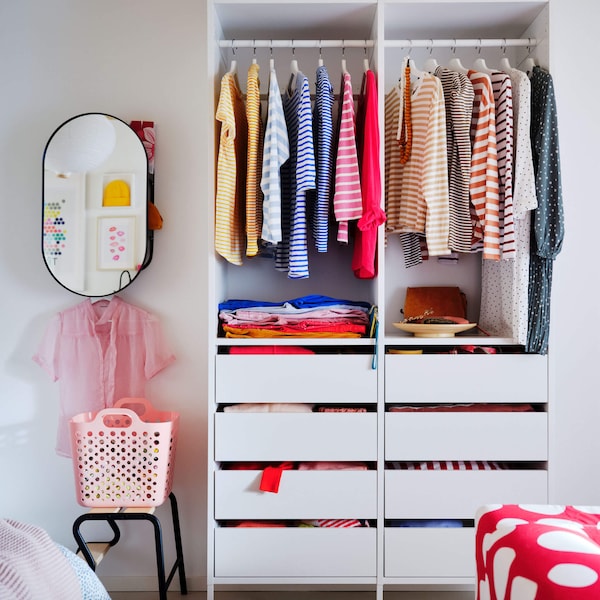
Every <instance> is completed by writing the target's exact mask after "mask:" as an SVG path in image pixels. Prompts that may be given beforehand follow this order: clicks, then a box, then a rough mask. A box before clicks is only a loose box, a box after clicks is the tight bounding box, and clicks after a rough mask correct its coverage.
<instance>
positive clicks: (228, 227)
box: [215, 73, 247, 265]
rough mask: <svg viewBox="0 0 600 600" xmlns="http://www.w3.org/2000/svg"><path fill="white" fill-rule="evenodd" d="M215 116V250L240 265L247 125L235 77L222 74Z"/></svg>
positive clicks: (242, 236)
mask: <svg viewBox="0 0 600 600" xmlns="http://www.w3.org/2000/svg"><path fill="white" fill-rule="evenodd" d="M216 119H217V121H219V122H220V123H221V132H220V136H219V153H218V157H217V186H216V187H217V190H216V199H215V249H216V251H217V252H218V253H219V254H220V255H221V256H222V257H223V258H225V259H226V260H227V261H229V262H230V263H232V264H234V265H241V264H242V248H243V244H244V232H243V229H242V226H241V223H242V216H243V215H242V213H245V208H244V206H243V204H242V203H243V201H244V197H245V192H246V168H245V167H246V152H247V142H246V140H247V124H246V114H245V107H244V99H243V96H242V92H241V90H240V88H239V85H238V82H237V78H236V76H235V74H233V73H226V74H225V75H224V76H223V78H222V79H221V92H220V96H219V105H218V107H217V114H216Z"/></svg>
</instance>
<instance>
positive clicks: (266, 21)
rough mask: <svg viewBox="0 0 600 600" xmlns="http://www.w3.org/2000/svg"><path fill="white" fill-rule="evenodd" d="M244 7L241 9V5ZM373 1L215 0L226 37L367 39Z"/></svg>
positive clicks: (373, 8) (372, 16) (372, 17)
mask: <svg viewBox="0 0 600 600" xmlns="http://www.w3.org/2000/svg"><path fill="white" fill-rule="evenodd" d="M244 4H246V5H247V9H246V10H244V9H242V10H240V6H241V5H244ZM376 9H377V5H376V2H373V1H369V2H360V1H359V2H355V1H351V2H315V3H311V4H310V6H309V7H308V6H307V3H306V2H295V1H288V2H281V0H266V1H265V0H263V1H262V2H252V3H251V4H248V3H247V2H243V1H242V2H240V1H239V0H238V1H231V0H217V2H215V10H216V14H217V16H218V18H219V22H220V24H221V26H222V29H223V31H222V33H223V35H222V37H223V38H225V39H235V38H237V39H253V38H254V39H261V38H262V39H292V38H295V39H332V38H339V39H361V40H362V39H367V38H370V36H371V29H372V25H373V23H374V21H375V16H376Z"/></svg>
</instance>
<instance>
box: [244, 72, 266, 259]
mask: <svg viewBox="0 0 600 600" xmlns="http://www.w3.org/2000/svg"><path fill="white" fill-rule="evenodd" d="M259 68H260V67H259V66H258V64H257V63H252V64H251V65H250V67H249V68H248V79H247V87H246V120H247V122H248V156H247V168H246V256H256V255H257V254H258V242H259V241H260V237H261V231H262V201H263V199H262V194H261V189H260V185H259V182H260V178H259V173H260V172H261V170H262V166H261V160H262V144H263V130H262V129H263V128H262V119H261V114H260V80H259V78H258V71H259Z"/></svg>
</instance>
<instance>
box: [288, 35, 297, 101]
mask: <svg viewBox="0 0 600 600" xmlns="http://www.w3.org/2000/svg"><path fill="white" fill-rule="evenodd" d="M295 54H296V49H295V48H294V47H292V56H295ZM290 71H291V72H292V74H291V75H290V81H289V83H288V92H289V93H290V94H291V93H292V91H293V89H294V86H295V85H296V77H297V75H298V71H299V68H298V61H297V60H296V59H295V58H292V61H291V63H290Z"/></svg>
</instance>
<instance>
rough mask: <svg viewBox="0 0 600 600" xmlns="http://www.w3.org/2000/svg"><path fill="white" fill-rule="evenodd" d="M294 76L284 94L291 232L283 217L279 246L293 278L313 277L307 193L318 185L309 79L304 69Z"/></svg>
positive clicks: (285, 204) (279, 259) (281, 262)
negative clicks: (281, 239) (309, 267)
mask: <svg viewBox="0 0 600 600" xmlns="http://www.w3.org/2000/svg"><path fill="white" fill-rule="evenodd" d="M294 79H295V81H292V82H291V83H292V87H291V88H290V87H289V86H288V91H287V93H286V94H285V95H284V97H283V110H284V113H285V119H286V122H287V127H288V138H289V142H290V159H289V161H288V162H287V163H286V164H285V165H284V172H285V173H286V175H287V176H286V178H285V180H284V183H285V184H286V186H285V187H286V188H287V194H284V197H283V200H282V210H283V211H284V212H285V213H287V215H286V216H287V222H288V223H289V230H288V231H289V233H288V234H287V237H286V229H287V228H286V227H285V225H286V221H285V220H282V224H283V225H284V231H283V242H282V244H281V245H280V246H278V248H277V255H276V267H277V268H279V269H286V270H287V272H288V277H289V278H290V279H303V278H307V277H308V276H309V270H308V243H307V221H306V192H307V191H308V190H310V189H314V188H315V186H316V181H315V155H314V143H313V135H312V110H311V104H310V89H309V85H308V79H307V78H306V76H305V75H304V74H303V73H301V72H300V71H299V72H298V73H296V75H295V77H294ZM284 219H285V217H284ZM286 242H287V243H286Z"/></svg>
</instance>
